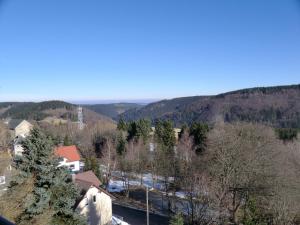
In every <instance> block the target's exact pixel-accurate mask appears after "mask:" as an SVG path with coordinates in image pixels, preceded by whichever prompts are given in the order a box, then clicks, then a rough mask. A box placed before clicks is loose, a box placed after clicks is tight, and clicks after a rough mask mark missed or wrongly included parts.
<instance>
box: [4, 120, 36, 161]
mask: <svg viewBox="0 0 300 225" xmlns="http://www.w3.org/2000/svg"><path fill="white" fill-rule="evenodd" d="M8 127H9V129H10V130H11V132H13V136H14V137H15V138H14V141H13V145H14V146H13V149H14V155H15V156H22V153H23V151H24V149H23V146H22V141H23V140H24V139H25V138H26V137H27V136H29V134H30V131H31V130H32V128H33V125H32V124H31V123H29V122H28V121H26V120H17V119H11V120H10V121H9V122H8Z"/></svg>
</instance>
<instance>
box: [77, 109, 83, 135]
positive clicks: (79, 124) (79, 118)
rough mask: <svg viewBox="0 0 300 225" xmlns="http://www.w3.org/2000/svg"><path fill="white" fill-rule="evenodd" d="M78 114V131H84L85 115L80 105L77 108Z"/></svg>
mask: <svg viewBox="0 0 300 225" xmlns="http://www.w3.org/2000/svg"><path fill="white" fill-rule="evenodd" d="M77 114H78V129H79V130H82V129H83V113H82V107H81V106H80V105H79V106H78V108H77Z"/></svg>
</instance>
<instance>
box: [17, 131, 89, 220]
mask: <svg viewBox="0 0 300 225" xmlns="http://www.w3.org/2000/svg"><path fill="white" fill-rule="evenodd" d="M53 147H54V146H53V143H52V141H51V139H49V138H47V137H46V136H45V135H44V134H43V133H42V132H41V131H40V130H38V129H33V130H32V131H31V134H30V136H29V137H27V138H26V139H25V140H24V142H23V148H24V152H23V156H22V157H20V158H18V159H17V160H16V167H17V170H18V171H19V176H18V177H17V179H15V180H16V181H14V182H13V183H12V186H14V185H22V181H24V180H26V179H29V178H30V179H33V181H34V188H33V191H32V192H31V193H30V194H29V195H27V197H26V199H25V204H24V210H23V213H22V215H21V216H20V217H19V221H17V222H18V223H20V222H21V221H24V220H25V221H26V220H28V221H30V220H31V219H34V218H35V217H36V216H38V215H41V214H43V213H49V212H51V213H52V216H53V221H52V224H57V225H64V224H74V225H75V224H76V225H77V224H78V225H81V224H85V223H84V221H83V220H82V218H81V217H80V216H79V215H77V214H76V213H75V212H74V211H73V206H74V205H75V201H76V198H77V197H78V194H79V193H78V191H77V189H76V187H75V185H74V184H73V183H72V179H71V177H70V174H69V173H68V171H67V169H66V168H64V167H58V159H56V158H55V157H54V154H53V149H54V148H53Z"/></svg>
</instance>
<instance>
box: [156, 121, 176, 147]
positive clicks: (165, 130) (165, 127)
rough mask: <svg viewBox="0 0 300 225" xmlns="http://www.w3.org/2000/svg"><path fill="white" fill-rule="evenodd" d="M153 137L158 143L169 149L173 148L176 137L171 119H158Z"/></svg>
mask: <svg viewBox="0 0 300 225" xmlns="http://www.w3.org/2000/svg"><path fill="white" fill-rule="evenodd" d="M155 139H156V141H157V142H158V143H159V144H162V145H164V146H165V147H167V149H169V150H173V148H174V146H175V143H176V137H175V132H174V127H173V124H172V122H171V121H158V122H157V123H156V125H155Z"/></svg>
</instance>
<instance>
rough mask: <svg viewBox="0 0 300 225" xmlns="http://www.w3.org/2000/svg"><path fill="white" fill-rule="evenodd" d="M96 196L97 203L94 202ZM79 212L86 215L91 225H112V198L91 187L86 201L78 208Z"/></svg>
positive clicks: (83, 200)
mask: <svg viewBox="0 0 300 225" xmlns="http://www.w3.org/2000/svg"><path fill="white" fill-rule="evenodd" d="M94 196H95V197H96V201H95V202H94ZM77 211H78V212H79V213H80V214H81V215H84V216H85V217H86V218H87V220H88V223H89V224H90V225H110V224H111V223H112V201H111V198H110V196H108V195H107V194H105V193H104V192H101V191H99V189H98V188H95V187H91V188H90V189H89V190H88V192H87V193H86V195H85V197H84V199H82V201H81V202H80V203H79V205H78V206H77Z"/></svg>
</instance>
